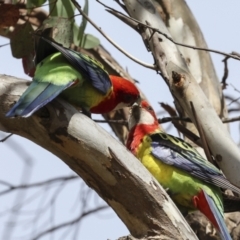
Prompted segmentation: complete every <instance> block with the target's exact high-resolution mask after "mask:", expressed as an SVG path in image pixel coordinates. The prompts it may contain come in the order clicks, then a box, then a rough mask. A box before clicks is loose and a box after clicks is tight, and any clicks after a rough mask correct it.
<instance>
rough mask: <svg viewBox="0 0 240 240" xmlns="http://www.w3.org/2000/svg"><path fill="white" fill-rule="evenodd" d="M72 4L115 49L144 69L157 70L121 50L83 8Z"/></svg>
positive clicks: (75, 3) (74, 2)
mask: <svg viewBox="0 0 240 240" xmlns="http://www.w3.org/2000/svg"><path fill="white" fill-rule="evenodd" d="M71 2H72V3H73V4H74V5H75V7H76V8H77V9H78V11H79V12H80V13H81V14H82V16H83V17H84V18H86V19H87V21H88V22H89V23H90V24H91V25H92V26H93V27H94V28H95V29H96V30H97V31H98V32H100V33H101V34H102V35H103V36H104V37H105V38H106V39H107V40H108V41H109V42H110V43H111V44H112V45H113V46H114V47H116V48H117V49H118V50H119V51H120V52H122V53H123V54H124V55H125V56H127V57H128V58H130V59H131V60H133V61H134V62H136V63H138V64H140V65H142V66H143V67H146V68H150V69H154V70H156V66H154V65H151V64H148V63H144V62H142V61H140V60H138V59H137V58H135V57H133V56H132V55H130V54H129V53H127V52H126V51H125V50H124V49H123V48H121V47H120V46H119V45H118V44H116V43H115V42H114V41H113V40H112V39H111V38H109V37H108V36H107V35H106V34H105V33H104V32H103V31H102V29H101V28H100V27H98V26H97V25H96V24H95V23H94V22H93V21H92V20H91V19H90V18H89V17H88V16H87V15H86V14H85V13H84V12H83V11H82V9H81V6H80V5H79V4H78V3H77V2H76V1H75V0H71Z"/></svg>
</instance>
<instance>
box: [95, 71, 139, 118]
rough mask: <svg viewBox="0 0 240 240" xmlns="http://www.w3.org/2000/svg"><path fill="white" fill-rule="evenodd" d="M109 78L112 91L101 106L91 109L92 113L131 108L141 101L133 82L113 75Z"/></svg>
mask: <svg viewBox="0 0 240 240" xmlns="http://www.w3.org/2000/svg"><path fill="white" fill-rule="evenodd" d="M109 77H110V79H111V82H112V91H111V92H110V94H109V96H108V97H106V99H105V100H103V101H102V102H101V103H100V104H99V105H97V106H95V107H93V108H91V112H92V113H107V112H110V111H113V110H118V109H121V108H124V107H130V106H132V105H133V103H135V102H138V101H139V100H140V93H139V91H138V89H137V87H136V86H135V85H134V84H133V83H132V82H130V81H128V80H127V79H124V78H122V77H117V76H113V75H110V76H109Z"/></svg>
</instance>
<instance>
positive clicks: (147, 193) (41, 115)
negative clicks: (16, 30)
mask: <svg viewBox="0 0 240 240" xmlns="http://www.w3.org/2000/svg"><path fill="white" fill-rule="evenodd" d="M26 87H27V81H25V80H23V79H16V78H13V77H10V76H5V75H0V109H1V112H0V122H1V125H0V130H2V131H5V132H6V131H7V132H12V133H15V134H18V135H20V136H23V137H25V138H28V139H29V140H31V141H33V142H35V143H36V144H38V145H40V146H42V147H43V148H45V149H47V150H48V151H50V152H52V153H53V154H55V155H56V156H58V157H59V158H60V159H61V160H63V161H64V162H65V163H66V164H67V165H68V166H69V167H70V168H71V169H72V170H73V171H75V172H76V173H77V174H78V175H79V176H81V177H82V179H83V180H84V181H85V182H86V183H87V184H88V185H89V186H90V187H91V188H93V189H94V190H95V191H96V192H97V193H98V194H99V195H100V196H101V197H102V198H103V199H104V200H105V201H106V202H107V203H108V204H109V205H110V206H111V207H112V208H113V209H114V210H115V212H116V213H117V214H118V216H119V217H120V218H121V219H122V221H123V222H124V223H125V225H126V227H127V228H128V229H129V231H130V232H131V234H132V235H133V236H134V237H138V238H141V237H144V236H159V235H161V237H162V238H164V236H165V238H170V239H174V238H175V237H176V236H178V239H196V236H195V234H194V233H193V231H192V230H191V228H190V227H189V226H188V224H187V223H186V221H185V219H184V218H183V217H182V216H181V215H180V213H179V211H178V209H177V208H176V206H175V205H174V204H173V203H172V201H171V199H170V198H169V196H168V195H167V194H166V193H165V191H164V190H163V189H162V187H161V186H160V185H159V183H158V182H157V181H156V180H155V179H154V178H153V177H152V176H151V175H150V173H149V172H148V171H147V170H146V169H145V168H144V167H143V165H142V164H141V163H140V162H139V161H138V160H137V159H136V158H135V157H134V156H133V155H132V154H131V153H130V152H129V151H127V150H126V148H125V147H124V146H123V145H122V144H120V143H119V142H118V141H117V140H115V139H114V138H113V137H112V136H110V135H109V134H108V133H107V132H106V131H105V130H103V129H102V128H101V127H100V126H99V125H97V124H96V123H94V122H93V121H92V120H90V119H89V118H87V117H86V116H84V115H83V114H80V113H78V112H77V111H76V109H74V108H73V107H72V106H70V105H69V104H67V103H66V102H64V101H62V100H61V99H56V100H54V101H52V102H51V103H50V104H48V105H47V107H44V108H43V109H41V110H40V111H38V112H37V113H36V114H35V115H34V116H32V117H29V118H18V119H15V118H14V119H7V118H6V117H5V113H6V112H7V110H8V109H9V108H10V107H11V106H12V105H13V103H14V101H16V100H17V99H18V98H19V96H20V95H21V94H22V92H23V91H24V90H25V89H26ZM46 113H48V114H49V116H48V117H47V116H46ZM143 196H144V197H143ZM136 199H137V201H136ZM146 213H147V214H146Z"/></svg>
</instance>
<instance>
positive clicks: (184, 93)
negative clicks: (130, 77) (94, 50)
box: [124, 0, 240, 187]
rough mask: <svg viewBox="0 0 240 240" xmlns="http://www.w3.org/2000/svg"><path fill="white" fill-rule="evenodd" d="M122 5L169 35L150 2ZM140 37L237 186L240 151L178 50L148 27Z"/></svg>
mask: <svg viewBox="0 0 240 240" xmlns="http://www.w3.org/2000/svg"><path fill="white" fill-rule="evenodd" d="M124 3H125V6H126V8H127V9H128V12H129V14H130V16H131V17H133V18H135V19H137V20H139V21H140V22H142V23H144V24H147V25H148V26H150V27H153V28H157V29H159V30H160V31H161V32H162V33H164V34H167V35H168V36H171V35H170V33H169V31H168V29H167V28H166V26H165V23H164V22H163V20H162V19H161V17H160V15H159V14H158V11H157V8H156V7H155V5H154V3H153V1H151V0H147V1H141V0H138V1H137V0H124ZM141 35H142V37H143V40H144V42H145V44H146V45H147V47H149V48H150V50H151V51H152V53H153V56H154V59H155V62H156V65H157V67H158V70H159V71H160V72H161V74H162V76H163V78H164V80H165V81H166V83H167V84H168V86H169V89H170V91H171V93H172V95H173V96H174V98H175V99H176V100H177V102H178V105H179V106H181V107H182V108H183V109H184V111H186V112H187V114H188V116H189V117H190V118H191V120H192V121H193V122H195V119H194V116H193V113H192V109H191V104H190V102H192V103H193V105H194V108H195V110H196V112H197V117H198V121H199V123H200V125H201V127H202V129H203V131H204V134H205V136H206V140H207V142H208V145H209V147H210V150H211V152H212V153H213V155H214V157H215V158H216V160H217V163H218V164H219V165H220V167H221V169H222V170H223V172H224V174H225V175H226V176H227V178H228V179H229V181H231V182H232V183H233V184H235V185H237V186H239V187H240V175H239V171H240V150H239V148H238V146H237V145H236V144H235V143H234V141H233V140H232V138H231V136H230V134H229V133H228V131H227V130H226V128H225V127H224V125H223V123H222V122H221V120H220V118H219V117H218V115H217V113H216V112H215V110H214V108H213V107H212V106H211V104H210V103H209V101H208V99H207V98H206V96H205V95H204V93H203V91H202V90H201V88H200V87H199V85H198V83H197V82H196V80H195V79H194V77H193V75H192V74H191V72H190V70H189V68H188V66H187V64H186V62H185V60H184V58H183V57H182V56H181V53H180V51H179V49H178V47H177V46H176V45H175V44H174V43H173V42H171V41H169V40H168V39H167V38H166V37H164V36H163V35H162V34H159V33H157V32H155V33H154V32H153V30H151V29H149V28H143V29H142V34H141ZM173 72H176V73H177V74H178V75H181V76H182V83H181V84H180V85H179V84H176V83H175V82H174V79H173Z"/></svg>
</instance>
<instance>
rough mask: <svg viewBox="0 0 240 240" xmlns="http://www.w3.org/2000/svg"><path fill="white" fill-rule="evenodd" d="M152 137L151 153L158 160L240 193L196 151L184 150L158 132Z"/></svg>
mask: <svg viewBox="0 0 240 240" xmlns="http://www.w3.org/2000/svg"><path fill="white" fill-rule="evenodd" d="M150 137H151V139H152V143H151V146H152V151H151V154H152V155H153V156H154V157H155V158H157V159H158V160H160V161H162V162H164V163H165V164H168V165H172V166H175V167H176V168H179V169H181V170H183V171H186V172H188V173H189V174H191V175H192V176H195V177H197V178H199V179H202V180H203V181H205V182H208V183H210V184H213V185H216V186H218V187H221V188H224V189H231V190H232V191H234V192H236V193H238V194H240V189H239V188H237V187H235V186H234V185H233V184H231V183H230V182H229V181H228V180H227V179H226V178H225V177H224V176H223V174H222V173H221V172H220V171H219V170H218V169H217V168H216V167H215V166H213V165H212V164H211V163H210V162H208V161H206V160H205V159H204V158H203V157H202V156H201V155H200V154H199V153H197V152H196V151H195V152H194V151H187V150H184V149H182V148H181V147H179V146H178V145H176V144H174V143H173V142H172V141H170V140H168V139H167V138H165V139H163V138H162V136H161V134H158V133H156V134H152V135H151V136H150ZM170 137H171V136H170ZM179 140H181V141H183V140H182V139H179ZM186 144H187V143H186ZM190 146H191V145H190ZM191 148H192V147H191Z"/></svg>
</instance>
